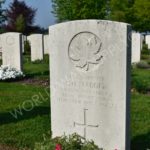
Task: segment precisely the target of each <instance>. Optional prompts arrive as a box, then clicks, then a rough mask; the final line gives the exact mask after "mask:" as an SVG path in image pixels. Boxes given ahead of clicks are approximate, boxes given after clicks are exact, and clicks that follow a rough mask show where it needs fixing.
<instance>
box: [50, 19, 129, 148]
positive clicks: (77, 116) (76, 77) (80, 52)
mask: <svg viewBox="0 0 150 150" xmlns="http://www.w3.org/2000/svg"><path fill="white" fill-rule="evenodd" d="M130 33H131V29H130V25H128V24H125V23H118V22H111V21H100V20H81V21H73V22H67V23H62V24H58V25H54V26H51V27H50V28H49V35H50V37H49V38H50V39H49V44H50V46H51V50H52V51H51V55H50V80H51V85H50V88H51V123H52V124H51V125H52V133H53V137H56V136H61V135H64V134H66V135H68V134H72V133H75V132H76V133H78V134H80V135H81V136H83V137H85V138H86V139H89V140H91V139H92V140H93V141H94V142H95V143H96V144H97V145H98V146H99V147H101V148H104V149H108V150H114V149H117V150H129V149H130V148H129V140H130V138H129V102H130V66H131V40H130Z"/></svg>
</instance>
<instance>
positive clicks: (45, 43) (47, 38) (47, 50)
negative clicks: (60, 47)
mask: <svg viewBox="0 0 150 150" xmlns="http://www.w3.org/2000/svg"><path fill="white" fill-rule="evenodd" d="M44 54H49V35H44Z"/></svg>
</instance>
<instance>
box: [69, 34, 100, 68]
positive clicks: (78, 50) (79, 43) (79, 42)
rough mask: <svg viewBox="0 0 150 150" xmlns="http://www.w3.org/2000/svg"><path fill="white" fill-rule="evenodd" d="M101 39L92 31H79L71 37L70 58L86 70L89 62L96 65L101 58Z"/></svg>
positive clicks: (77, 65)
mask: <svg viewBox="0 0 150 150" xmlns="http://www.w3.org/2000/svg"><path fill="white" fill-rule="evenodd" d="M101 47H102V42H101V40H100V39H99V38H98V37H97V36H96V35H94V34H92V33H80V34H78V35H77V36H76V37H74V38H73V40H72V42H71V44H70V48H69V56H70V59H71V60H72V61H73V62H74V63H75V66H76V67H78V68H81V69H84V70H85V71H88V70H89V68H90V64H92V65H96V64H98V63H99V61H100V60H101V59H102V58H103V56H102V55H101V52H100V50H101Z"/></svg>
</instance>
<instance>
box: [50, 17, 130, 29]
mask: <svg viewBox="0 0 150 150" xmlns="http://www.w3.org/2000/svg"><path fill="white" fill-rule="evenodd" d="M80 23H86V24H87V23H88V24H90V23H97V24H104V23H105V24H112V25H121V26H131V25H130V24H128V23H124V22H117V21H109V20H97V19H85V20H75V21H67V22H63V23H58V24H55V25H52V26H49V29H52V28H56V27H59V26H63V25H67V24H70V25H71V24H80Z"/></svg>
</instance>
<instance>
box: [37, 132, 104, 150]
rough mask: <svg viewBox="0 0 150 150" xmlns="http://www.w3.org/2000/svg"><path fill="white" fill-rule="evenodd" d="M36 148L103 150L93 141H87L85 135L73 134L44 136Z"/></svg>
mask: <svg viewBox="0 0 150 150" xmlns="http://www.w3.org/2000/svg"><path fill="white" fill-rule="evenodd" d="M34 150H102V149H100V148H98V146H96V145H95V144H94V142H93V141H86V140H85V139H84V138H83V137H81V136H79V135H77V134H72V135H70V136H68V137H67V136H62V137H57V138H54V139H51V140H50V136H47V137H44V141H43V142H42V143H36V144H35V148H34Z"/></svg>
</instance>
